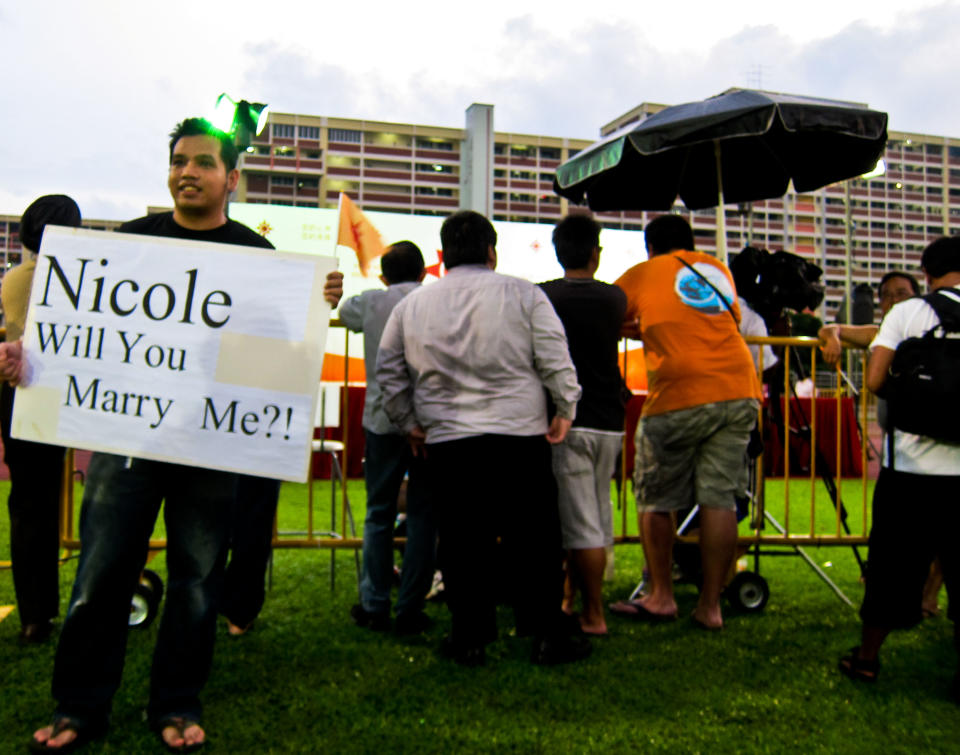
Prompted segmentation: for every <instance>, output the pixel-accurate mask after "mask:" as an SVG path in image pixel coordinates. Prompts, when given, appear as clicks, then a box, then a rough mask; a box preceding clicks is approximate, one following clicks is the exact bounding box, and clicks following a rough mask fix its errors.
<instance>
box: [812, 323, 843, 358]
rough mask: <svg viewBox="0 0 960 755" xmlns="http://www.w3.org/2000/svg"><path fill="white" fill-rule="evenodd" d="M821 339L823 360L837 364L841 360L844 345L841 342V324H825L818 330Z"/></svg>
mask: <svg viewBox="0 0 960 755" xmlns="http://www.w3.org/2000/svg"><path fill="white" fill-rule="evenodd" d="M817 337H818V338H819V339H820V351H821V352H822V353H823V361H824V362H826V363H827V364H836V363H837V362H839V361H840V355H841V354H842V353H843V347H842V346H841V344H840V326H839V325H824V326H823V327H822V328H820V330H819V331H818V332H817Z"/></svg>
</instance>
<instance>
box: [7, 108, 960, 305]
mask: <svg viewBox="0 0 960 755" xmlns="http://www.w3.org/2000/svg"><path fill="white" fill-rule="evenodd" d="M663 107H665V106H664V105H658V104H653V103H643V104H641V105H639V106H637V107H636V108H633V109H632V110H630V111H628V112H627V113H624V114H623V115H621V116H620V117H618V118H616V119H614V120H613V121H611V122H610V123H608V124H606V125H604V126H602V127H601V129H600V135H601V136H605V135H607V134H609V133H612V132H613V131H615V130H616V129H618V128H621V127H622V126H624V125H627V124H629V123H632V122H635V121H639V120H640V119H641V118H643V117H645V116H646V115H648V114H652V113H655V112H657V111H659V110H661V109H662V108H663ZM467 138H468V132H467V129H466V128H447V127H443V126H425V125H417V124H409V123H387V122H382V121H368V120H354V119H346V118H332V117H327V116H319V115H302V114H294V113H272V114H271V115H270V120H269V124H268V126H267V128H266V129H265V130H264V131H263V133H262V134H261V135H260V136H259V137H257V138H255V140H254V142H253V144H252V146H251V147H250V149H249V150H248V152H247V153H246V154H244V156H243V158H242V162H241V180H240V186H239V188H238V191H237V194H236V196H235V199H236V200H237V201H241V202H251V203H268V204H282V205H294V206H298V207H334V206H336V202H337V197H338V196H339V193H340V192H341V191H342V192H346V193H347V194H349V195H350V196H351V197H352V198H353V199H354V200H355V201H356V202H357V203H358V204H359V205H360V206H361V207H363V208H365V209H368V210H381V211H386V212H401V213H411V214H428V215H447V214H449V213H451V212H453V211H455V210H457V209H458V208H459V207H460V206H461V204H462V201H463V200H464V195H463V194H462V189H461V179H462V178H465V177H466V175H467V174H468V173H469V172H470V171H474V170H479V169H485V166H476V165H470V166H469V167H468V166H467V164H466V160H467V157H466V149H464V147H463V145H464V143H465V141H466V140H467ZM590 144H592V142H591V141H590V140H585V139H573V138H568V137H559V136H537V135H530V134H513V133H503V132H495V133H494V139H493V154H492V161H491V162H492V167H491V169H492V171H493V176H492V185H493V205H492V206H493V217H494V220H509V221H518V222H530V223H550V224H553V223H556V222H557V221H558V220H559V219H560V218H562V217H563V216H564V215H565V214H566V213H567V212H568V211H569V210H570V209H571V208H573V207H575V206H574V205H571V204H570V203H569V202H568V201H567V200H566V199H562V198H560V197H558V196H557V195H555V194H554V193H553V175H554V172H555V171H556V168H557V166H558V165H560V163H562V162H563V161H564V160H567V159H568V158H570V157H571V156H573V155H575V154H576V153H577V152H578V151H579V150H582V149H584V148H586V147H588V146H589V145H590ZM885 161H886V172H885V173H884V174H883V175H881V176H878V177H876V178H872V179H869V180H864V179H853V180H851V181H847V182H843V183H839V184H834V185H831V186H827V187H825V188H823V189H819V190H817V191H814V192H810V193H807V194H796V193H794V192H792V191H791V192H788V193H787V194H786V196H784V197H782V198H780V199H773V200H766V201H763V202H753V203H752V204H751V205H750V206H739V207H737V206H728V207H727V208H726V209H725V223H726V227H727V246H728V249H729V250H730V251H731V252H734V251H736V250H738V249H739V248H741V247H743V246H744V245H746V244H747V243H748V242H750V243H752V244H753V245H754V246H761V247H766V248H768V249H771V250H774V249H786V250H788V251H793V252H796V253H798V254H801V255H803V256H805V257H809V258H811V259H812V260H813V261H815V262H816V263H817V264H818V265H820V266H821V267H822V268H823V270H824V279H825V283H826V285H827V299H826V305H825V310H826V311H825V313H824V314H825V316H826V317H827V318H829V317H832V315H833V313H834V312H835V310H836V307H837V305H838V304H839V302H840V299H841V297H842V296H843V290H844V282H845V278H846V253H847V232H848V228H849V231H850V242H851V243H850V251H851V262H852V264H851V266H850V273H851V278H852V282H853V284H856V283H860V282H868V283H872V284H874V285H875V284H876V283H877V281H878V280H879V279H880V277H881V276H882V275H883V273H884V272H886V271H887V270H891V269H906V270H910V271H917V270H918V268H919V260H920V252H921V251H922V250H923V248H924V246H926V244H928V243H929V242H930V241H931V240H933V239H934V238H936V237H937V236H940V235H943V234H948V233H952V232H957V231H958V230H960V139H954V138H947V137H940V136H930V135H924V134H907V133H901V132H896V131H891V132H890V139H889V142H888V143H887V148H886V156H885ZM745 169H748V168H745ZM674 211H676V212H680V213H683V214H685V215H686V216H687V217H688V219H689V220H690V224H691V226H692V227H693V230H694V234H695V236H696V240H697V246H698V248H700V249H702V250H704V251H708V252H712V251H714V250H715V249H716V224H717V217H716V211H715V210H712V209H710V210H698V211H695V212H690V211H688V210H686V209H685V208H684V207H683V206H682V205H677V207H675V208H674ZM656 214H659V213H646V212H612V213H600V214H598V216H597V218H598V220H599V221H600V222H601V223H602V224H603V225H604V226H606V227H609V228H621V229H636V230H641V229H642V228H643V226H644V225H645V224H646V222H647V220H648V219H649V218H650V217H651V216H653V215H656ZM116 225H118V222H117V221H103V220H100V221H98V220H91V221H85V222H84V226H85V227H91V228H113V227H115V226H116ZM18 227H19V218H18V217H17V216H4V215H0V260H2V262H3V265H4V269H5V268H6V267H8V266H9V265H11V264H16V262H18V261H19V257H20V247H19V240H18V238H17V229H18Z"/></svg>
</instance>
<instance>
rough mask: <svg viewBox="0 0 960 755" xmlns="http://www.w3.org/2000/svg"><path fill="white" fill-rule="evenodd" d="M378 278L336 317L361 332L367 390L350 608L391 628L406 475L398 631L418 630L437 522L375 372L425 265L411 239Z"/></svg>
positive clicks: (364, 622)
mask: <svg viewBox="0 0 960 755" xmlns="http://www.w3.org/2000/svg"><path fill="white" fill-rule="evenodd" d="M380 269H381V270H382V272H383V274H382V275H381V276H380V280H381V281H383V282H384V283H385V284H386V285H387V288H386V289H385V290H384V289H372V290H370V291H364V292H363V293H362V294H360V295H359V296H353V297H351V298H349V299H347V300H346V301H345V302H343V303H342V304H341V305H340V312H339V315H340V321H341V322H342V323H343V324H344V325H346V326H347V327H348V328H350V330H352V331H354V332H360V333H363V337H364V340H363V352H364V353H363V356H364V364H365V365H366V369H367V392H366V399H365V402H364V405H363V429H364V431H365V435H366V454H365V461H364V478H365V480H366V485H367V515H366V519H365V521H364V524H363V577H362V578H361V580H360V602H359V603H358V604H357V605H355V606H353V608H351V609H350V615H351V617H352V618H353V620H354V621H355V622H356V623H357V625H358V626H361V627H368V628H370V629H374V630H383V629H388V628H389V627H390V588H391V585H392V583H393V532H394V522H395V520H396V518H397V498H398V496H399V494H400V487H401V485H402V483H403V478H404V475H407V476H408V480H407V494H406V503H407V506H406V514H407V519H406V526H407V533H406V535H407V546H406V548H405V550H404V553H403V570H402V572H401V575H400V590H399V593H398V595H397V605H396V609H397V623H396V630H397V632H398V633H399V634H416V633H418V632H421V631H423V630H424V629H426V628H428V627H429V626H430V624H431V621H430V619H429V618H428V617H427V615H426V614H425V613H424V611H423V604H424V597H425V596H426V594H427V591H428V590H429V589H430V584H431V581H432V579H433V568H434V560H435V555H436V540H437V525H436V519H435V517H434V515H433V511H432V509H431V507H430V503H429V499H428V498H427V495H426V489H425V483H424V479H423V460H422V459H417V458H415V457H414V456H413V453H412V452H411V450H410V446H409V445H408V444H407V439H406V436H405V435H404V434H403V433H401V431H400V429H399V428H398V427H397V426H396V425H394V424H393V423H392V422H391V421H390V418H389V417H387V414H386V412H384V411H383V406H382V401H381V392H380V386H379V384H378V383H377V379H376V366H377V349H378V347H379V345H380V336H381V335H382V334H383V328H384V325H386V323H387V318H388V317H389V316H390V313H391V312H392V311H393V308H394V307H395V306H396V305H397V304H398V303H399V302H400V301H401V300H402V299H403V298H404V297H405V296H406V295H407V294H409V293H410V292H411V291H413V290H414V289H416V288H418V287H419V286H420V282H421V281H422V280H423V278H424V275H425V274H426V271H425V270H424V266H423V255H422V254H421V253H420V249H419V248H417V245H416V244H413V243H411V242H409V241H398V242H397V243H395V244H392V245H391V246H390V248H389V249H388V250H387V253H386V254H384V255H383V257H381V259H380Z"/></svg>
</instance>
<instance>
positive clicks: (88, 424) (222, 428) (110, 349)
mask: <svg viewBox="0 0 960 755" xmlns="http://www.w3.org/2000/svg"><path fill="white" fill-rule="evenodd" d="M336 263H337V261H336V259H334V258H332V257H319V256H315V255H304V254H291V253H285V252H275V251H271V250H269V249H257V248H251V247H245V246H233V245H227V244H213V243H208V242H197V241H185V240H182V239H170V238H161V237H155V236H139V235H131V234H121V233H108V232H103V231H90V230H85V229H67V228H58V227H52V226H48V227H47V229H46V230H45V231H44V234H43V244H42V248H41V253H40V256H39V257H38V258H37V267H36V271H35V273H34V278H33V289H32V293H31V296H30V309H29V313H28V317H27V324H26V328H25V331H24V339H23V348H24V355H25V357H24V358H25V360H26V379H25V386H23V387H21V388H19V389H18V390H17V395H16V399H15V404H14V413H13V423H12V425H13V432H12V434H13V436H14V437H17V438H22V439H24V440H32V441H39V442H42V443H51V444H55V445H62V446H68V447H73V448H84V449H90V450H94V451H107V452H109V453H115V454H120V455H123V456H132V457H139V458H146V459H156V460H160V461H169V462H176V463H180V464H189V465H192V466H198V467H208V468H211V469H222V470H227V471H233V472H243V473H246V474H251V475H259V476H264V477H273V478H278V479H284V480H292V481H299V482H303V481H305V480H306V478H307V466H308V464H309V461H310V441H311V438H312V436H313V419H314V413H315V408H316V400H317V388H318V380H319V378H320V370H321V367H322V362H323V353H324V349H325V344H326V337H327V325H328V322H329V319H330V305H329V304H328V303H327V302H326V301H325V300H324V298H323V285H324V281H325V279H326V275H327V273H328V272H329V271H331V270H333V269H335V268H336Z"/></svg>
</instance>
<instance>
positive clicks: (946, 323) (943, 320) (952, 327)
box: [923, 288, 960, 332]
mask: <svg viewBox="0 0 960 755" xmlns="http://www.w3.org/2000/svg"><path fill="white" fill-rule="evenodd" d="M923 300H924V301H925V302H926V303H927V304H929V305H930V306H931V307H933V311H934V312H936V313H937V317H938V318H939V320H940V324H941V325H942V326H943V329H944V330H945V331H948V332H952V331H960V290H958V289H956V288H938V289H937V290H936V291H933V292H932V293H929V294H927V295H926V296H924V297H923Z"/></svg>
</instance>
